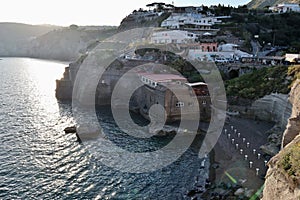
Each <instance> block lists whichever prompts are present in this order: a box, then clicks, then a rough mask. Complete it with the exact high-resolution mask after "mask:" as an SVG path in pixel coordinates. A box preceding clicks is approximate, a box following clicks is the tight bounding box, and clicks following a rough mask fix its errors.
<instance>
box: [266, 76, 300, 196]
mask: <svg viewBox="0 0 300 200" xmlns="http://www.w3.org/2000/svg"><path fill="white" fill-rule="evenodd" d="M290 101H291V103H292V105H293V110H292V116H291V118H290V119H289V121H288V125H287V128H286V131H285V132H284V136H283V141H282V147H283V149H282V150H281V151H280V153H279V154H277V155H276V156H275V157H273V158H272V159H271V161H270V162H269V164H268V165H269V170H268V173H267V176H266V182H265V189H264V195H263V200H270V199H278V200H296V199H300V178H299V177H300V80H298V81H297V82H296V83H295V84H294V87H293V88H292V91H291V94H290Z"/></svg>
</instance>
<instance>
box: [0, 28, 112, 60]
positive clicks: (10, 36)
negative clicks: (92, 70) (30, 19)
mask: <svg viewBox="0 0 300 200" xmlns="http://www.w3.org/2000/svg"><path fill="white" fill-rule="evenodd" d="M116 31H117V29H116V27H110V26H80V27H79V26H76V25H71V26H70V27H57V26H46V25H43V26H42V25H40V26H38V25H27V24H17V23H0V56H2V57H34V58H42V59H53V60H63V61H73V60H76V59H77V58H78V57H79V56H80V55H81V54H82V53H84V52H86V51H88V50H89V49H90V48H91V47H94V46H95V45H94V44H95V43H97V42H98V41H101V40H103V39H105V38H107V37H108V36H111V35H113V34H114V33H116Z"/></svg>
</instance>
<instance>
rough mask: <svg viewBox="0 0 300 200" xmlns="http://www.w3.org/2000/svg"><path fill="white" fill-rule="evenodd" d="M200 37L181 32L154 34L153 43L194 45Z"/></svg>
mask: <svg viewBox="0 0 300 200" xmlns="http://www.w3.org/2000/svg"><path fill="white" fill-rule="evenodd" d="M198 36H199V35H197V34H194V33H191V32H188V31H181V30H173V31H161V32H154V33H153V34H152V36H151V43H154V44H185V43H193V42H195V40H196V39H197V38H198Z"/></svg>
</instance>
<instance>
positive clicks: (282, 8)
mask: <svg viewBox="0 0 300 200" xmlns="http://www.w3.org/2000/svg"><path fill="white" fill-rule="evenodd" d="M269 10H271V11H272V12H276V13H287V12H300V6H299V4H297V3H282V4H278V5H276V6H273V7H270V8H269Z"/></svg>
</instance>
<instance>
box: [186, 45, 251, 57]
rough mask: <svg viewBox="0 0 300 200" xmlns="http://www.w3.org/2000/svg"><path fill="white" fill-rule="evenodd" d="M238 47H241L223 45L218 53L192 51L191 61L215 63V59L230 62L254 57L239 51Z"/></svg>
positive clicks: (190, 54) (190, 52)
mask: <svg viewBox="0 0 300 200" xmlns="http://www.w3.org/2000/svg"><path fill="white" fill-rule="evenodd" d="M238 47H239V46H238V45H236V44H223V45H220V46H219V47H218V51H216V52H204V51H202V50H201V49H190V50H189V53H188V57H189V59H191V60H194V59H198V60H201V61H204V60H206V61H213V59H214V58H215V57H219V58H225V59H228V60H232V59H234V60H237V59H240V58H249V57H253V56H252V55H251V54H248V53H247V52H243V51H241V50H239V49H238Z"/></svg>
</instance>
